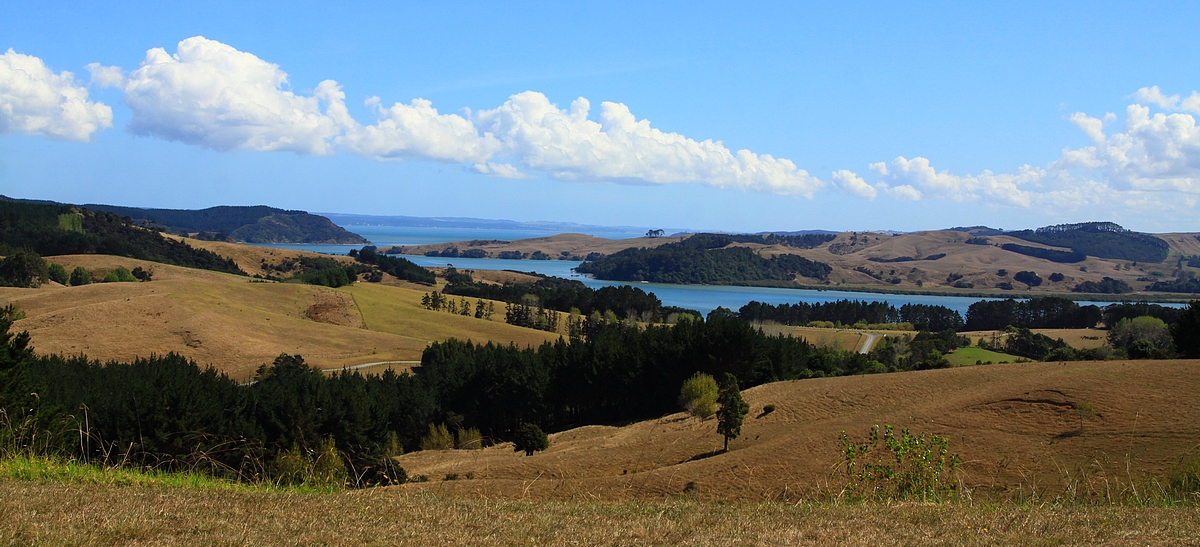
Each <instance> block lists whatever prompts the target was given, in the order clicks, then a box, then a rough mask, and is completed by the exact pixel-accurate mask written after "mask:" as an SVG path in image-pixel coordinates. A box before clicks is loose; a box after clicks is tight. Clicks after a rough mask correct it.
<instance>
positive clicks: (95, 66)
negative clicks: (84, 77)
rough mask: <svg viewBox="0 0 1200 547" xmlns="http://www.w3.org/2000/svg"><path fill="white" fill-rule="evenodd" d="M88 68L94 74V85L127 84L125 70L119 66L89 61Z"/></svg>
mask: <svg viewBox="0 0 1200 547" xmlns="http://www.w3.org/2000/svg"><path fill="white" fill-rule="evenodd" d="M86 68H87V69H88V73H89V74H91V75H92V82H91V83H92V85H94V86H96V87H122V86H124V85H125V71H124V70H121V67H119V66H104V65H101V64H100V63H88V65H87V67H86Z"/></svg>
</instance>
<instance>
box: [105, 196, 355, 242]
mask: <svg viewBox="0 0 1200 547" xmlns="http://www.w3.org/2000/svg"><path fill="white" fill-rule="evenodd" d="M82 207H85V208H87V209H91V210H93V211H104V212H109V213H114V214H117V215H120V216H123V217H129V218H132V219H133V220H134V221H135V222H139V223H142V224H149V225H152V226H157V227H160V228H163V229H165V230H167V231H169V232H171V233H177V234H197V233H199V234H202V235H203V236H205V237H202V239H216V240H221V241H225V240H228V241H244V242H247V243H339V244H363V243H367V240H365V239H363V238H362V236H359V235H358V234H355V233H353V232H349V231H347V230H345V229H344V228H342V227H340V226H338V225H336V224H334V223H333V222H331V221H330V220H329V219H327V218H325V217H323V216H319V215H313V214H310V213H306V212H304V211H288V210H284V209H276V208H274V207H267V206H265V205H255V206H226V205H222V206H218V207H209V208H207V209H199V210H190V209H142V208H138V207H119V206H115V205H94V204H93V205H83V206H82Z"/></svg>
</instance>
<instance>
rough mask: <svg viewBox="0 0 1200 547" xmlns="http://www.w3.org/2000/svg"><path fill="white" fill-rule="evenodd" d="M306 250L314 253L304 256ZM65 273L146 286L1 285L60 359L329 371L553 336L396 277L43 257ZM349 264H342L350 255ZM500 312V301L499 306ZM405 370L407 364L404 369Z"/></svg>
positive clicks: (255, 257) (243, 257)
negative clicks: (453, 347) (291, 274)
mask: <svg viewBox="0 0 1200 547" xmlns="http://www.w3.org/2000/svg"><path fill="white" fill-rule="evenodd" d="M205 243H206V244H208V245H214V246H219V247H220V248H221V249H229V248H233V247H240V248H241V249H240V252H239V254H238V257H239V259H240V260H239V262H240V263H242V264H245V265H246V266H247V267H248V266H250V265H252V264H258V263H261V261H263V260H269V261H270V262H271V263H272V264H276V263H279V262H282V261H283V260H286V259H287V258H289V257H295V256H299V255H303V254H306V253H302V252H300V251H286V250H277V249H267V248H262V247H251V246H240V245H233V244H220V243H215V242H205ZM307 254H312V253H307ZM48 260H49V261H51V262H55V263H59V264H63V265H64V266H66V267H67V269H68V270H69V269H72V268H74V267H76V266H83V267H85V268H87V269H89V270H91V271H93V272H98V273H101V274H102V273H103V272H106V271H110V270H112V269H114V268H116V267H117V266H123V267H125V268H127V269H132V268H135V267H138V266H140V267H142V268H145V269H147V270H149V271H151V272H152V274H153V279H152V281H150V282H144V283H93V284H91V285H83V286H79V287H63V286H61V285H58V284H55V283H47V284H44V285H43V286H42V287H41V288H38V289H18V288H0V302H13V303H16V304H17V305H18V306H20V307H21V309H22V310H23V311H24V312H25V319H22V320H20V321H17V322H16V324H15V326H14V329H16V330H28V331H29V333H30V336H31V338H32V343H33V345H34V347H35V348H36V350H37V352H38V353H40V354H50V353H61V354H65V355H75V354H79V353H84V354H86V355H87V356H88V357H91V358H95V359H101V360H109V359H120V360H129V359H132V358H133V357H135V356H148V355H150V354H159V355H162V354H165V353H167V352H176V353H179V354H182V355H184V356H187V357H190V358H193V359H195V360H196V361H197V362H199V363H201V364H202V365H209V364H211V365H212V366H214V367H216V368H217V369H219V370H221V371H224V372H227V373H228V374H230V375H231V376H232V377H234V378H238V379H244V378H248V377H249V376H250V374H251V373H252V372H253V370H254V369H255V368H257V367H258V366H259V365H261V364H263V363H269V362H271V360H272V359H274V358H275V357H276V356H277V355H279V354H280V353H283V352H287V353H293V354H296V353H298V354H301V355H303V356H304V358H305V359H306V360H307V361H308V362H309V363H311V364H312V365H313V366H316V367H318V368H324V369H333V368H341V367H344V366H356V365H361V364H364V363H372V362H379V361H393V360H394V361H418V360H420V358H421V352H422V351H423V350H424V349H425V347H426V345H427V344H428V343H430V342H432V341H437V340H444V339H446V338H450V337H458V338H460V339H473V340H476V341H481V342H482V341H489V340H490V341H494V342H499V343H503V344H507V343H509V342H515V343H517V344H518V345H536V344H540V343H542V342H543V341H547V340H553V339H556V338H557V336H556V335H552V334H550V333H546V332H542V331H537V330H532V329H524V328H519V327H514V326H511V325H507V324H505V323H504V322H503V312H501V314H500V315H499V317H498V318H495V320H493V321H485V320H479V319H475V318H473V317H462V316H457V315H451V314H448V313H439V312H433V311H429V310H426V309H424V308H422V307H421V305H420V301H421V296H422V295H423V294H425V292H426V291H428V290H430V288H429V287H422V286H419V285H414V284H411V283H408V282H403V281H397V280H395V279H394V278H390V276H387V277H385V279H384V281H383V282H382V283H366V282H361V283H357V284H355V285H351V286H347V287H342V288H340V289H329V288H326V287H319V286H313V285H304V284H298V283H261V282H252V281H251V280H248V279H247V278H245V277H240V276H233V275H228V274H221V273H216V272H208V271H203V270H195V269H190V268H180V267H175V266H169V265H163V264H157V263H151V262H145V261H139V260H135V259H130V258H122V257H113V256H107V255H67V256H56V257H50V258H48ZM345 260H349V259H348V258H346V259H345ZM497 305H498V306H499V307H500V308H501V310H503V306H504V304H503V303H497ZM405 366H407V365H405Z"/></svg>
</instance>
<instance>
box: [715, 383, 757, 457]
mask: <svg viewBox="0 0 1200 547" xmlns="http://www.w3.org/2000/svg"><path fill="white" fill-rule="evenodd" d="M717 404H719V405H721V408H720V409H719V410H717V433H720V434H721V435H722V436H724V437H725V451H726V452H728V451H729V440H730V439H736V438H737V437H738V435H741V434H742V420H744V419H745V418H746V413H747V412H749V411H750V405H748V404H746V401H745V400H744V399H742V390H741V389H740V388H738V381H737V378H736V377H735V376H734V375H732V374H730V373H728V372H726V373H725V377H724V378H722V379H721V389H720V391H719V392H718V394H717Z"/></svg>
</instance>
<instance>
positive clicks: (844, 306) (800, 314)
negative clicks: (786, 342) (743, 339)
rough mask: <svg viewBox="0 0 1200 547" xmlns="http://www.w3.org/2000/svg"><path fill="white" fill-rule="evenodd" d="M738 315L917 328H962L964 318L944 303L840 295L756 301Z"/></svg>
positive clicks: (795, 322) (761, 319)
mask: <svg viewBox="0 0 1200 547" xmlns="http://www.w3.org/2000/svg"><path fill="white" fill-rule="evenodd" d="M737 317H738V318H739V319H741V320H743V321H751V322H760V323H761V322H764V321H772V322H775V323H779V324H781V325H794V326H801V325H806V324H808V323H810V322H813V321H829V322H832V323H840V324H842V325H853V324H855V323H860V322H863V323H867V324H885V323H893V324H895V323H911V324H912V325H913V327H914V328H915V329H916V330H931V331H943V330H946V329H951V330H961V329H962V326H963V318H962V315H960V314H959V313H958V312H957V311H955V310H952V309H950V308H947V307H945V306H934V305H927V304H904V305H903V306H900V307H899V308H897V307H895V306H893V305H891V304H888V303H887V302H868V301H859V300H849V299H843V300H838V301H836V302H818V303H815V304H809V303H807V302H798V303H795V304H788V303H783V304H777V305H772V304H765V303H762V302H758V301H751V302H748V303H747V304H746V305H744V306H742V307H741V308H740V309H739V310H738V312H737Z"/></svg>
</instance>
